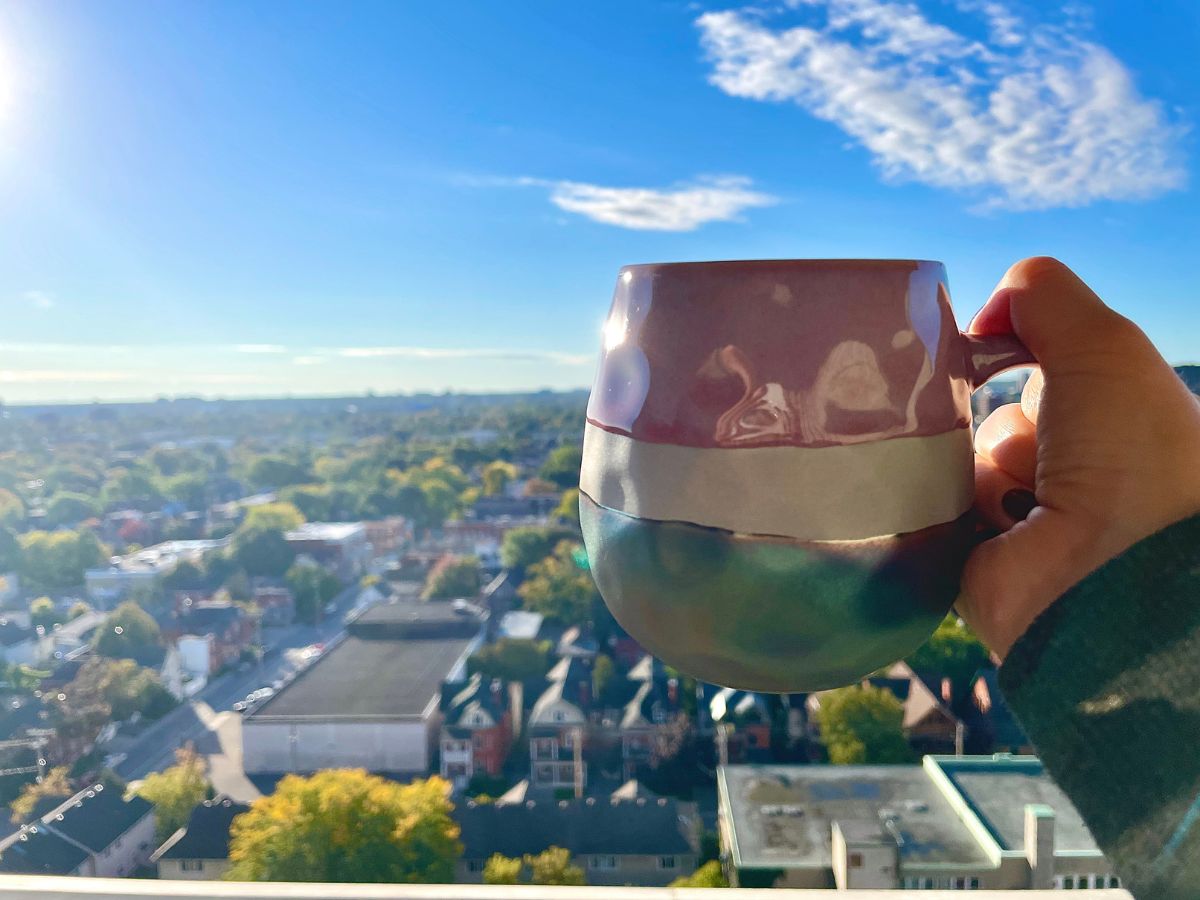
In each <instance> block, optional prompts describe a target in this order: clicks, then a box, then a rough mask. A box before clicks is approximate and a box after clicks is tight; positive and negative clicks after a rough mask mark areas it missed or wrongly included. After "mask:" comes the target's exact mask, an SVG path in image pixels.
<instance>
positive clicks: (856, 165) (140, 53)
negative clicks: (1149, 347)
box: [0, 0, 1200, 403]
mask: <svg viewBox="0 0 1200 900" xmlns="http://www.w3.org/2000/svg"><path fill="white" fill-rule="evenodd" d="M1197 26H1200V15H1198V13H1197V11H1196V10H1195V9H1194V8H1191V7H1189V6H1188V5H1186V4H1184V3H1182V2H1175V3H1169V4H1163V5H1160V6H1156V7H1155V8H1153V9H1149V10H1140V11H1139V14H1138V15H1137V16H1136V17H1129V16H1127V15H1123V14H1122V12H1121V10H1120V9H1119V8H1118V5H1117V4H1115V3H1102V2H1101V3H1093V4H1090V5H1088V6H1083V5H1078V4H1077V5H1074V6H1072V7H1071V8H1070V9H1069V10H1068V11H1066V12H1062V13H1054V12H1045V11H1042V10H1038V9H1036V8H1034V7H1032V6H1030V5H1025V4H1018V3H1011V4H1001V3H996V2H987V3H984V2H975V0H957V2H954V3H940V4H939V3H924V4H921V5H920V6H919V7H918V6H917V5H915V4H895V3H885V2H881V0H830V2H798V0H797V2H789V3H782V4H778V5H776V6H768V7H760V8H755V9H752V8H750V7H747V6H745V5H744V4H739V3H736V2H729V3H683V2H662V3H655V4H640V3H633V2H628V3H617V4H610V5H606V6H604V7H603V8H592V7H586V6H574V7H572V8H565V7H561V6H559V5H557V4H552V3H548V2H547V3H534V4H531V5H528V6H524V7H522V8H520V9H519V10H513V9H508V8H504V9H501V8H499V7H495V8H488V7H482V8H478V9H475V10H473V11H472V15H471V16H469V17H465V16H462V15H461V13H459V12H457V11H456V10H454V9H434V8H428V9H426V8H422V9H416V8H414V7H401V6H398V5H392V4H383V3H379V4H362V5H359V6H356V7H355V15H354V16H353V17H346V16H344V15H340V14H339V13H338V11H336V10H333V9H323V8H319V7H297V8H294V9H292V10H290V11H289V15H288V16H287V17H286V18H283V17H280V16H278V15H275V14H274V13H273V11H272V10H271V9H270V8H268V7H259V8H254V7H243V6H235V5H207V6H204V7H185V6H180V7H163V8H160V9H157V10H156V12H155V15H154V16H153V17H148V16H146V15H145V14H144V10H143V9H141V8H140V7H138V5H137V4H134V3H114V4H111V5H109V6H107V7H106V9H105V10H104V12H103V14H101V12H100V11H99V10H97V9H96V8H95V7H91V6H88V5H85V4H81V3H54V4H32V3H9V4H6V5H3V6H0V204H2V206H0V208H2V209H3V210H4V213H5V214H4V216H3V217H0V308H3V309H4V310H5V311H6V312H7V316H6V317H5V323H6V325H7V326H8V327H7V328H6V330H5V334H4V335H2V336H0V398H3V400H4V401H5V402H7V403H43V402H63V401H90V400H94V399H99V400H130V399H152V398H154V397H157V396H185V395H200V396H208V397H219V396H227V397H248V396H282V395H293V396H309V395H361V394H363V393H365V392H367V391H375V392H377V393H381V394H390V393H419V392H427V391H433V392H440V391H444V390H454V391H462V392H488V391H525V390H538V389H542V388H552V389H568V388H585V387H587V386H588V385H589V384H590V382H591V378H592V372H593V366H594V363H595V359H596V354H597V350H598V347H599V333H600V327H601V323H602V321H603V318H604V316H605V314H606V312H607V306H608V300H609V296H610V293H611V290H612V285H613V281H614V279H615V276H616V272H617V269H618V267H619V266H620V265H622V264H626V263H632V262H644V261H650V260H671V259H704V258H743V257H776V258H778V257H842V256H851V257H852V256H886V257H914V258H929V257H932V258H940V259H942V260H944V261H945V262H946V263H947V266H948V270H949V273H950V279H951V283H952V286H953V290H954V296H955V303H956V308H957V312H958V315H959V321H960V324H963V325H965V324H966V322H967V321H968V320H969V317H970V315H971V314H972V313H973V312H974V310H975V309H977V308H978V307H979V306H980V305H981V304H982V302H983V300H984V299H985V298H986V295H987V292H988V291H989V290H990V288H991V286H992V285H993V284H994V283H995V281H996V280H997V279H998V278H999V276H1000V275H1001V274H1002V272H1003V270H1004V268H1005V267H1006V266H1007V265H1008V264H1009V263H1010V262H1012V261H1014V260H1016V259H1017V258H1020V257H1021V256H1025V255H1031V254H1036V253H1051V254H1054V255H1057V256H1059V257H1060V258H1062V259H1063V260H1064V261H1066V262H1067V263H1068V264H1070V265H1072V266H1073V267H1075V268H1076V269H1077V270H1078V271H1079V273H1080V274H1081V275H1082V276H1083V277H1084V278H1085V279H1086V280H1088V281H1089V283H1090V284H1092V285H1093V287H1095V288H1096V289H1097V291H1098V292H1099V293H1100V294H1101V295H1102V296H1104V297H1105V298H1106V299H1107V300H1108V301H1109V302H1110V303H1111V304H1112V305H1113V306H1115V307H1116V308H1117V309H1118V310H1120V311H1121V312H1123V313H1125V314H1126V315H1128V316H1130V317H1131V318H1133V319H1134V320H1135V321H1137V322H1138V323H1139V324H1141V325H1142V326H1143V328H1145V330H1146V331H1147V333H1148V334H1149V335H1150V337H1151V338H1152V339H1153V340H1154V341H1155V342H1156V343H1157V344H1158V346H1159V347H1160V349H1161V350H1162V352H1163V354H1164V355H1165V356H1166V357H1167V359H1168V360H1169V361H1171V362H1172V363H1175V364H1182V363H1188V362H1197V361H1200V349H1198V348H1200V324H1198V323H1197V321H1196V317H1195V316H1194V314H1192V315H1189V311H1193V310H1194V309H1195V308H1196V301H1195V297H1194V285H1195V284H1196V283H1197V282H1198V281H1200V262H1197V261H1196V257H1195V254H1194V252H1193V251H1192V249H1191V248H1194V246H1195V242H1196V237H1197V234H1198V233H1200V229H1198V228H1197V225H1198V219H1200V212H1197V210H1196V204H1195V202H1194V186H1193V182H1194V180H1195V179H1194V177H1193V176H1194V169H1195V163H1194V153H1193V152H1192V150H1193V147H1194V138H1193V137H1192V136H1191V133H1190V131H1189V128H1191V126H1192V125H1193V123H1194V122H1195V120H1196V110H1197V106H1198V100H1200V89H1198V88H1197V87H1196V84H1195V79H1192V78H1189V77H1187V76H1188V75H1189V74H1194V72H1195V62H1194V60H1192V59H1191V57H1190V56H1189V55H1188V37H1187V35H1188V33H1189V29H1190V30H1191V31H1192V32H1194V31H1195V29H1196V27H1197Z"/></svg>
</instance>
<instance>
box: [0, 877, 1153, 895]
mask: <svg viewBox="0 0 1200 900" xmlns="http://www.w3.org/2000/svg"><path fill="white" fill-rule="evenodd" d="M847 895H849V896H851V897H853V898H854V900H967V898H971V900H1055V898H1060V897H1062V896H1063V895H1062V892H1061V891H901V890H893V891H875V890H865V891H849V892H846V891H817V890H794V889H774V890H772V891H771V900H835V898H843V900H845V898H846V897H847ZM713 896H714V894H713V891H712V890H702V889H696V888H692V889H680V888H641V887H574V888H572V887H537V886H532V885H529V886H527V885H519V886H507V885H482V884H309V883H279V882H272V883H257V884H251V883H247V882H238V881H167V880H163V881H156V880H139V879H130V878H61V877H54V876H49V875H0V897H3V898H4V900H84V898H99V900H144V898H147V897H182V898H213V900H242V898H246V900H583V898H588V900H704V898H709V900H712V898H713ZM718 896H719V897H720V900H752V898H761V897H762V891H761V890H748V889H742V890H735V889H732V888H725V889H723V890H721V891H720V893H719V895H718ZM1069 896H1072V897H1076V898H1080V900H1133V898H1132V897H1131V896H1130V894H1129V893H1128V892H1127V891H1124V890H1097V891H1084V892H1080V891H1072V892H1071V893H1070V894H1069Z"/></svg>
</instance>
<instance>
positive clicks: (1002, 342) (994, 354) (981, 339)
mask: <svg viewBox="0 0 1200 900" xmlns="http://www.w3.org/2000/svg"><path fill="white" fill-rule="evenodd" d="M963 340H965V341H966V342H967V346H966V359H967V381H969V382H970V384H971V390H972V391H975V390H978V389H979V388H981V387H983V383H984V382H985V381H987V380H988V379H989V378H991V377H992V376H993V375H999V374H1000V373H1001V372H1006V371H1008V370H1009V369H1015V368H1016V367H1017V366H1032V365H1036V364H1037V359H1036V358H1035V357H1034V355H1033V354H1032V353H1030V352H1029V349H1028V348H1027V347H1026V346H1025V345H1024V344H1022V343H1021V339H1020V338H1018V337H1017V336H1016V335H1015V334H983V335H977V334H964V335H963Z"/></svg>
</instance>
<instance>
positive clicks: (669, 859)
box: [658, 856, 675, 869]
mask: <svg viewBox="0 0 1200 900" xmlns="http://www.w3.org/2000/svg"><path fill="white" fill-rule="evenodd" d="M658 867H659V868H660V869H674V868H675V857H673V856H660V857H659V858H658Z"/></svg>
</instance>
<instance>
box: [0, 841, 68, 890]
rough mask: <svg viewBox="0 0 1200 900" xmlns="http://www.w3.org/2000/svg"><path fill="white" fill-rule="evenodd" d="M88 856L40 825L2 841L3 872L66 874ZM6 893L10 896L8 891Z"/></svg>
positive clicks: (0, 853) (0, 843)
mask: <svg viewBox="0 0 1200 900" xmlns="http://www.w3.org/2000/svg"><path fill="white" fill-rule="evenodd" d="M87 858H88V854H87V852H86V851H84V850H83V849H81V848H79V847H76V846H75V845H74V844H72V843H71V842H70V841H68V840H65V839H63V838H61V837H59V836H58V835H57V834H52V833H51V832H49V831H47V830H46V829H45V828H43V827H41V826H39V825H33V826H30V827H29V828H24V829H22V830H21V831H19V832H17V833H16V834H12V835H10V836H9V837H7V838H5V839H4V840H3V841H0V872H19V873H28V874H36V875H66V874H68V873H70V872H73V871H74V870H75V869H76V868H77V867H78V866H79V865H80V864H81V863H82V862H83V861H84V860H86V859H87ZM3 894H4V896H11V895H10V894H9V892H8V891H4V892H3Z"/></svg>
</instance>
